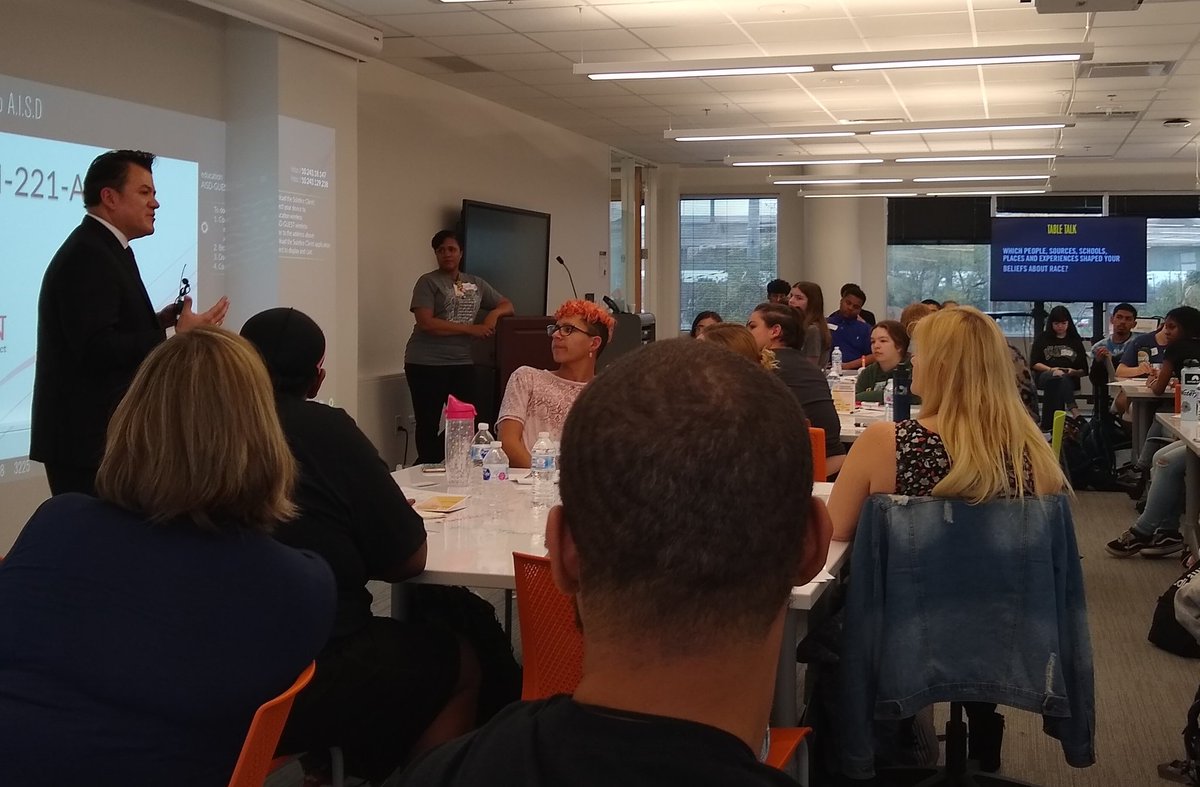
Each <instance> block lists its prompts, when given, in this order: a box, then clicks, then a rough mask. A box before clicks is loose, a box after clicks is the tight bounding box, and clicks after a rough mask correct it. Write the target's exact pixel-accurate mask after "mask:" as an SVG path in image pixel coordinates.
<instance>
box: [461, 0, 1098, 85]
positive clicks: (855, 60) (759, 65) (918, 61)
mask: <svg viewBox="0 0 1200 787" xmlns="http://www.w3.org/2000/svg"><path fill="white" fill-rule="evenodd" d="M442 1H443V2H446V1H447V0H442ZM457 1H458V2H469V0H457ZM1093 51H1094V47H1093V45H1091V44H1077V43H1064V44H1022V45H1019V46H994V47H959V48H952V49H910V50H901V51H896V52H873V53H849V54H824V55H788V56H783V57H740V58H710V59H704V60H665V61H664V60H657V61H650V62H616V63H577V64H575V66H574V68H573V71H574V73H576V74H579V75H581V76H586V77H587V78H588V79H595V80H614V79H619V80H624V79H675V78H681V77H693V78H701V79H703V78H706V77H723V76H757V75H763V74H806V73H810V72H813V71H824V72H829V71H868V70H879V69H891V68H940V67H946V66H990V65H1005V64H1010V63H1072V62H1077V61H1080V60H1091V59H1092V52H1093Z"/></svg>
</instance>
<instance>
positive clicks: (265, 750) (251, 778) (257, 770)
mask: <svg viewBox="0 0 1200 787" xmlns="http://www.w3.org/2000/svg"><path fill="white" fill-rule="evenodd" d="M316 671H317V664H316V662H313V663H312V664H309V665H308V666H307V667H305V668H304V671H303V672H301V673H300V677H298V678H296V682H295V683H293V684H292V686H291V688H289V689H288V690H287V691H285V692H284V693H283V694H280V695H279V696H278V697H276V698H275V699H273V700H269V701H268V702H265V703H263V704H262V705H260V706H259V708H258V711H257V712H256V713H255V714H254V718H253V719H252V720H251V721H250V731H249V732H247V733H246V741H245V743H243V744H242V753H241V754H239V755H238V760H237V765H235V766H234V768H233V776H232V777H230V779H229V787H262V783H263V782H264V781H266V778H267V775H268V774H269V773H270V772H271V771H272V770H273V766H274V764H275V747H276V746H278V745H279V736H280V735H282V734H283V726H284V724H286V723H287V718H288V714H289V713H291V712H292V705H293V704H294V703H295V702H296V695H297V694H299V693H300V690H301V689H303V688H304V687H305V686H307V685H308V682H309V681H310V680H312V677H313V675H314V674H316Z"/></svg>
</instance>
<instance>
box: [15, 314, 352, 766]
mask: <svg viewBox="0 0 1200 787" xmlns="http://www.w3.org/2000/svg"><path fill="white" fill-rule="evenodd" d="M231 403H236V406H231ZM295 472H296V470H295V463H294V462H293V460H292V455H291V453H290V452H289V451H288V448H287V443H286V442H284V439H283V434H282V432H281V431H280V428H279V420H278V419H277V418H276V417H275V406H274V403H273V402H272V397H271V385H270V382H269V381H268V379H267V373H266V370H265V369H263V365H262V361H260V360H259V358H258V354H257V353H256V352H255V351H254V349H253V348H252V347H250V345H249V344H248V343H247V342H245V341H243V340H242V339H240V338H238V337H237V335H235V334H233V333H230V332H228V331H224V330H222V329H220V328H215V327H201V328H196V329H194V330H191V331H188V332H187V333H183V334H177V335H176V336H175V337H174V338H171V339H168V340H166V341H165V342H163V343H162V344H160V345H158V347H156V348H155V349H154V350H153V351H152V352H151V353H150V354H149V355H148V356H147V357H146V359H145V360H144V361H143V362H142V365H141V367H140V368H139V369H138V372H137V374H136V375H135V376H134V379H133V382H132V384H131V385H130V387H129V390H128V391H127V392H126V394H125V397H124V399H122V400H121V403H120V404H119V405H118V407H117V409H116V412H115V413H114V415H113V417H112V420H111V421H110V422H109V426H108V438H107V442H106V450H105V454H104V459H103V462H102V463H101V465H100V470H99V473H98V475H97V477H96V491H97V494H98V498H99V499H97V498H94V497H88V496H85V495H81V494H65V495H59V496H57V497H54V498H51V499H50V500H47V501H46V502H45V503H43V504H42V506H41V507H40V508H39V509H38V510H37V512H35V513H34V515H33V516H32V517H31V518H30V520H29V522H28V523H27V524H26V525H25V528H24V530H22V531H21V535H20V536H19V537H18V538H17V541H16V544H14V545H13V548H12V551H11V552H10V553H9V554H8V557H7V559H6V560H5V561H4V562H3V563H2V564H0V629H2V630H3V631H4V632H5V633H4V635H3V637H0V784H4V785H22V786H23V787H36V786H37V785H47V787H51V786H57V785H74V784H81V785H82V784H86V785H112V786H113V787H117V785H121V786H122V787H124V786H127V785H185V786H186V785H196V786H197V787H199V786H200V785H217V784H227V783H228V782H229V777H230V775H231V774H232V773H233V767H234V764H235V763H236V762H237V759H238V754H239V753H240V751H241V748H242V743H243V741H244V740H245V738H246V732H247V730H248V729H249V727H250V720H251V718H253V716H254V713H255V711H257V710H258V706H259V705H261V704H262V703H264V702H266V701H267V700H270V699H272V698H273V697H275V696H277V695H279V694H280V693H282V692H283V691H284V690H285V689H287V688H288V687H289V686H290V685H292V683H294V682H295V680H296V678H297V676H298V675H299V674H300V672H301V671H302V670H303V669H304V668H305V667H307V666H308V665H309V664H310V663H311V662H312V659H313V657H314V656H315V655H316V654H317V651H318V650H319V649H320V647H321V644H322V643H323V642H324V641H325V639H326V638H327V637H328V636H329V630H330V627H331V625H332V624H333V615H334V601H335V594H334V584H333V576H332V574H331V573H330V570H329V566H327V565H326V564H325V561H324V560H322V559H321V558H320V557H318V556H316V555H314V554H311V553H308V552H302V551H299V550H295V549H291V548H289V547H286V546H284V545H283V544H280V543H279V542H277V541H275V540H274V539H273V538H271V530H272V529H273V528H274V527H275V526H276V525H277V524H278V523H279V522H281V521H283V520H286V519H290V518H291V517H292V516H293V515H295V512H296V507H295V506H294V505H293V504H292V500H291V489H292V483H293V479H294V477H295Z"/></svg>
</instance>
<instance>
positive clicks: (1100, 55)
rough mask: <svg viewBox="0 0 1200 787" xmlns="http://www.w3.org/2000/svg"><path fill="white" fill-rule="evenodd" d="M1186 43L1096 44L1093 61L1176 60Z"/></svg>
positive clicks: (1186, 46)
mask: <svg viewBox="0 0 1200 787" xmlns="http://www.w3.org/2000/svg"><path fill="white" fill-rule="evenodd" d="M1188 47H1189V45H1188V44H1179V43H1169V44H1165V43H1164V44H1142V45H1139V46H1097V47H1096V53H1095V54H1094V55H1093V56H1092V62H1094V63H1140V62H1144V61H1149V60H1178V59H1179V58H1181V57H1183V56H1184V54H1185V53H1186V52H1187V50H1188Z"/></svg>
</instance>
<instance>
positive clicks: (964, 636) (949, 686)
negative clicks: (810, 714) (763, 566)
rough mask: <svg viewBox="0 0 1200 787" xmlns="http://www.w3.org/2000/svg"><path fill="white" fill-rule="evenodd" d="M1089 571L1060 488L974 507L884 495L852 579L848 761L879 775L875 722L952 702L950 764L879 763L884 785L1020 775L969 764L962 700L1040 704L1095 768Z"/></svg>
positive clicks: (844, 735) (1067, 743) (848, 770)
mask: <svg viewBox="0 0 1200 787" xmlns="http://www.w3.org/2000/svg"><path fill="white" fill-rule="evenodd" d="M1083 592H1084V591H1083V575H1082V571H1081V569H1080V565H1079V553H1078V549H1077V547H1076V544H1075V532H1074V524H1073V522H1072V519H1071V510H1070V505H1069V502H1068V500H1067V498H1066V497H1065V496H1064V495H1057V496H1049V497H1028V498H1025V499H1024V500H1019V499H1012V500H1007V499H1005V500H996V501H991V502H986V503H982V504H979V505H971V504H969V503H967V502H966V501H963V500H952V499H946V498H933V497H923V498H907V497H900V496H894V495H875V496H873V497H871V498H869V499H868V501H867V503H866V504H865V505H864V506H863V512H862V515H861V517H860V519H859V525H858V531H857V534H856V535H855V543H854V552H853V554H852V556H851V565H850V578H849V582H848V584H847V600H846V620H845V629H844V630H845V640H844V643H843V652H842V658H841V688H842V702H841V707H842V710H843V712H844V714H845V716H844V718H843V720H842V723H841V724H840V725H839V727H840V729H839V732H840V733H841V734H840V735H839V740H840V746H841V759H842V767H843V771H844V772H845V774H846V775H847V776H849V777H851V778H859V779H862V778H869V777H870V776H871V775H872V772H873V771H874V742H873V739H872V735H871V726H872V721H873V719H902V718H908V717H911V716H913V715H914V714H915V713H916V712H917V711H919V710H920V709H921V708H923V707H927V706H928V705H930V704H933V703H936V702H950V703H951V716H950V721H949V723H948V724H947V733H946V757H945V763H946V764H945V766H944V767H943V768H940V769H936V770H931V769H903V770H901V769H887V770H881V771H880V772H879V774H878V777H879V778H878V780H877V782H876V783H882V784H897V785H899V784H903V785H913V784H921V785H1023V784H1025V782H1020V781H1015V780H1012V779H1006V778H1003V777H1000V776H991V775H987V774H983V773H979V772H977V769H976V768H974V767H973V766H972V765H971V764H970V763H968V760H967V734H966V733H967V730H966V724H964V722H963V707H962V705H961V703H962V702H964V701H974V702H981V703H993V702H994V703H999V704H1003V705H1008V706H1011V707H1016V708H1019V709H1022V710H1029V711H1033V712H1036V713H1041V714H1042V715H1043V717H1044V719H1045V727H1046V730H1047V732H1048V733H1049V734H1051V735H1053V736H1054V737H1057V738H1059V739H1060V741H1062V744H1063V751H1064V755H1065V756H1066V758H1067V762H1068V763H1069V764H1071V765H1073V766H1076V767H1086V766H1087V765H1090V764H1091V763H1092V762H1093V761H1094V759H1095V757H1094V738H1095V710H1094V698H1093V692H1094V688H1093V684H1094V682H1093V675H1092V658H1091V642H1090V637H1089V633H1088V629H1087V617H1086V602H1085V600H1084V595H1083Z"/></svg>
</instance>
